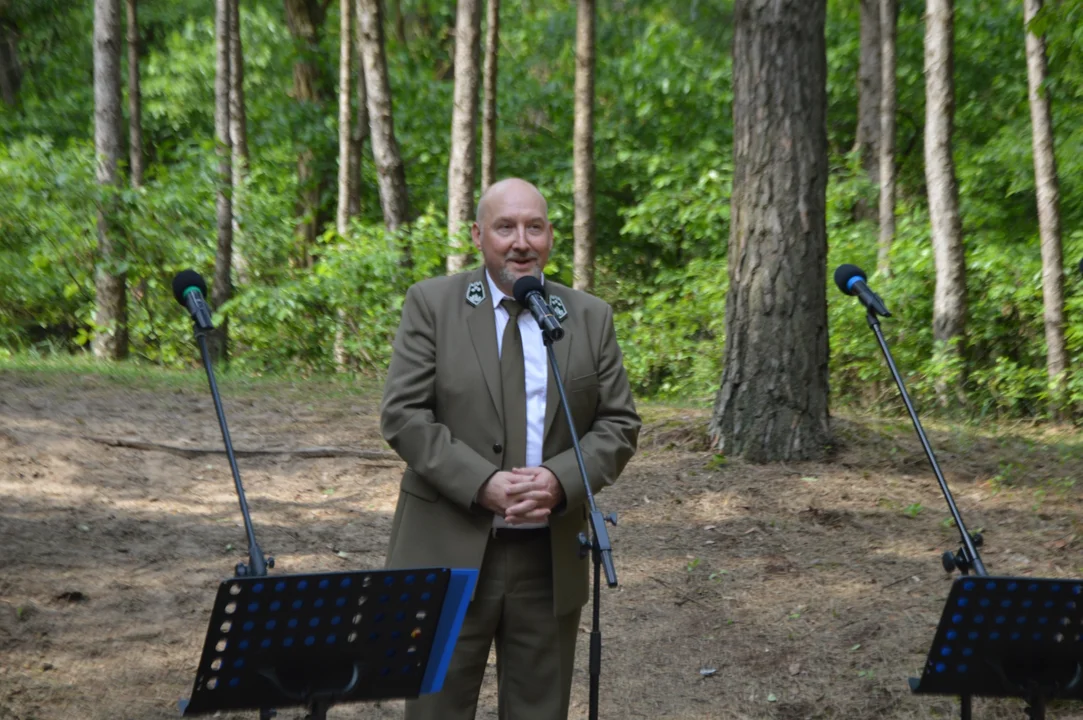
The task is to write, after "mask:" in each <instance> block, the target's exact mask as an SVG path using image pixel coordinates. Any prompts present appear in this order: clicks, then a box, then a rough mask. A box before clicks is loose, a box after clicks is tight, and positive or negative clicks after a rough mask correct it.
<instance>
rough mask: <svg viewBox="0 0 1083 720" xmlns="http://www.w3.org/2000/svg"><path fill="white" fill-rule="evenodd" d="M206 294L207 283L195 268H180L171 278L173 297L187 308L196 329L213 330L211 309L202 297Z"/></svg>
mask: <svg viewBox="0 0 1083 720" xmlns="http://www.w3.org/2000/svg"><path fill="white" fill-rule="evenodd" d="M206 295H207V283H206V281H205V280H204V279H203V276H202V275H200V274H199V273H197V272H196V271H195V270H182V271H181V272H179V273H177V276H176V277H175V278H173V297H175V298H176V299H177V302H178V303H180V304H181V305H183V306H184V307H186V308H187V309H188V314H189V315H191V316H192V321H193V322H194V323H195V325H196V330H200V331H202V330H214V325H213V324H211V309H210V308H209V307H208V306H207V301H206V300H204V299H203V298H204V297H206Z"/></svg>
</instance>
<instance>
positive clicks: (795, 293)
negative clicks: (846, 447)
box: [709, 0, 829, 462]
mask: <svg viewBox="0 0 1083 720" xmlns="http://www.w3.org/2000/svg"><path fill="white" fill-rule="evenodd" d="M826 14H827V13H826V0H776V1H775V2H770V3H765V2H762V1H760V0H737V3H736V7H735V10H734V18H735V30H734V41H733V58H734V60H733V78H734V100H733V121H734V146H733V147H734V178H733V193H732V196H731V201H730V202H731V222H730V239H729V258H728V264H729V282H730V286H729V291H728V294H727V298H726V344H725V356H724V359H725V366H724V367H725V369H724V371H723V375H722V384H721V388H720V389H719V391H718V395H717V396H716V399H715V405H714V413H713V415H712V418H711V422H710V426H709V430H710V435H711V439H712V443H713V445H714V447H715V448H716V449H717V450H718V451H719V452H724V453H725V454H726V455H730V456H740V457H744V458H746V459H748V460H751V461H755V462H768V461H774V460H797V459H805V458H816V457H820V456H822V455H823V452H824V447H825V445H826V444H827V441H828V439H829V420H828V382H827V380H828V374H827V362H828V340H827V299H826V280H827V229H826V219H825V214H826V210H825V207H826V188H827V124H826V107H827V56H826V46H825V39H824V26H825V22H826Z"/></svg>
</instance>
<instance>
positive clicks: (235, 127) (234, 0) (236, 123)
mask: <svg viewBox="0 0 1083 720" xmlns="http://www.w3.org/2000/svg"><path fill="white" fill-rule="evenodd" d="M229 9H230V16H229V142H230V149H231V150H232V152H233V157H232V170H233V196H232V204H233V271H234V273H236V275H237V281H238V282H239V283H240V284H241V285H242V286H243V285H244V284H245V282H247V279H248V261H247V258H246V257H245V237H244V235H243V234H242V230H243V224H244V223H243V218H244V212H245V207H244V193H245V181H246V179H247V177H248V116H247V112H246V110H245V102H244V46H243V45H242V44H241V0H230V3H229Z"/></svg>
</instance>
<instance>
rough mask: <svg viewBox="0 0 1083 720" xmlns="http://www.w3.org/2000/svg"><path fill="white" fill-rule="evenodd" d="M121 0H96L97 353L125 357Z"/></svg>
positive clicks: (104, 355) (126, 332)
mask: <svg viewBox="0 0 1083 720" xmlns="http://www.w3.org/2000/svg"><path fill="white" fill-rule="evenodd" d="M120 46H121V34H120V0H94V151H95V155H96V156H97V170H96V175H97V181H98V186H99V192H100V198H99V200H98V258H97V264H96V266H95V268H94V288H95V295H96V300H95V312H94V325H95V336H94V340H93V343H92V349H93V351H94V355H95V357H98V358H102V359H108V360H121V359H123V358H124V357H126V356H127V354H128V298H127V289H126V287H127V275H126V273H124V272H123V271H120V270H118V269H117V268H118V266H119V265H121V264H122V263H123V261H124V252H123V246H122V244H121V243H120V236H121V233H122V232H123V231H122V229H121V227H120V224H119V223H118V221H117V214H118V210H119V207H118V206H119V202H118V198H117V192H118V191H119V189H120V184H121V183H120V173H119V172H118V170H117V166H118V164H119V162H120V144H121V123H122V117H123V113H122V111H121V92H120Z"/></svg>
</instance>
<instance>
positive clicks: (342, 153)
mask: <svg viewBox="0 0 1083 720" xmlns="http://www.w3.org/2000/svg"><path fill="white" fill-rule="evenodd" d="M339 10H340V12H339V20H340V22H339V43H338V211H337V212H336V214H335V228H336V229H337V230H338V234H339V237H343V238H344V237H346V233H347V230H348V228H349V224H350V215H351V213H350V198H351V196H352V195H353V192H354V190H353V177H351V176H350V170H351V169H352V166H353V160H352V158H353V156H354V154H355V153H356V147H355V145H354V140H353V136H352V134H351V122H350V120H351V119H352V118H351V116H352V115H353V105H352V100H353V97H352V95H351V92H350V91H351V88H350V84H351V82H352V80H353V14H354V13H353V0H342V6H341V8H340V9H339Z"/></svg>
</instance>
